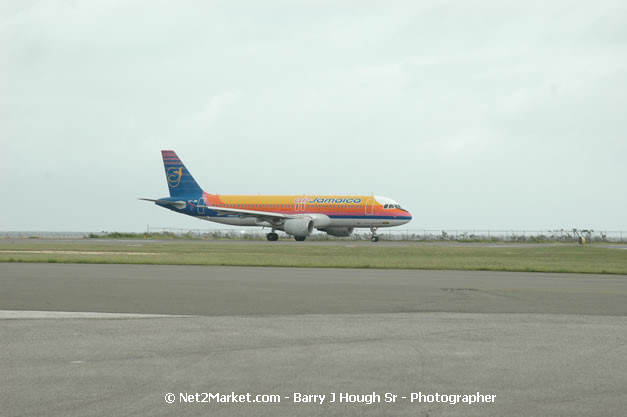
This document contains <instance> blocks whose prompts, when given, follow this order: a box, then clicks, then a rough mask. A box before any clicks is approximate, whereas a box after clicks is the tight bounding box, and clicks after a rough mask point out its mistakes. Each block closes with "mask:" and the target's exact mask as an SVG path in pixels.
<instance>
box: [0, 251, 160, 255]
mask: <svg viewBox="0 0 627 417" xmlns="http://www.w3.org/2000/svg"><path fill="white" fill-rule="evenodd" d="M0 253H13V254H21V253H30V254H44V255H164V253H163V252H102V251H73V250H0Z"/></svg>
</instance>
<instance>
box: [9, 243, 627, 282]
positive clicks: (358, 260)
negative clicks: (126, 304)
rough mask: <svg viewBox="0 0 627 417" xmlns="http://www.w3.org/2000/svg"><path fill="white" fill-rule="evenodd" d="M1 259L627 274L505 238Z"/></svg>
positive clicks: (125, 248)
mask: <svg viewBox="0 0 627 417" xmlns="http://www.w3.org/2000/svg"><path fill="white" fill-rule="evenodd" d="M0 262H57V263H102V264H105V263H115V264H172V265H239V266H283V267H319V268H389V269H466V270H486V271H537V272H582V273H608V274H627V250H620V249H612V248H607V247H600V246H594V245H591V246H581V245H574V244H568V245H546V246H544V245H543V246H536V247H533V246H532V247H526V246H511V245H506V244H499V245H495V246H494V247H484V246H479V245H474V244H468V245H447V244H424V243H407V244H404V245H399V244H391V243H388V244H386V242H381V243H379V244H376V245H374V244H373V245H371V244H367V245H365V244H363V243H353V242H350V241H340V242H338V243H337V244H334V245H330V244H315V243H314V244H298V243H295V242H289V243H288V242H286V243H285V244H281V243H279V244H273V243H269V242H259V243H256V242H225V243H220V244H216V243H211V242H199V241H191V242H189V241H174V242H159V241H153V242H144V241H135V242H132V243H129V242H111V241H108V242H102V243H101V242H98V241H91V242H89V243H82V242H81V243H59V242H50V241H45V240H35V241H33V240H24V241H18V242H15V241H14V242H13V243H11V244H5V245H1V246H0Z"/></svg>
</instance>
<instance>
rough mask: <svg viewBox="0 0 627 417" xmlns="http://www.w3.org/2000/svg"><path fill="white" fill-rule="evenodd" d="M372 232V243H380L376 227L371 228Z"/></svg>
mask: <svg viewBox="0 0 627 417" xmlns="http://www.w3.org/2000/svg"><path fill="white" fill-rule="evenodd" d="M370 231H371V232H372V236H370V241H371V242H378V241H379V236H377V228H376V227H371V228H370Z"/></svg>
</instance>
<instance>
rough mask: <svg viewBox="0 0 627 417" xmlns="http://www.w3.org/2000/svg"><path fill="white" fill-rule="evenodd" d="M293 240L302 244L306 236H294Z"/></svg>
mask: <svg viewBox="0 0 627 417" xmlns="http://www.w3.org/2000/svg"><path fill="white" fill-rule="evenodd" d="M294 239H296V240H297V241H298V242H302V241H304V240H305V239H306V236H294Z"/></svg>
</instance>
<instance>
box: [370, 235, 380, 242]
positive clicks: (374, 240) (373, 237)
mask: <svg viewBox="0 0 627 417" xmlns="http://www.w3.org/2000/svg"><path fill="white" fill-rule="evenodd" d="M370 240H371V241H373V242H378V241H379V236H372V237H371V238H370Z"/></svg>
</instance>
